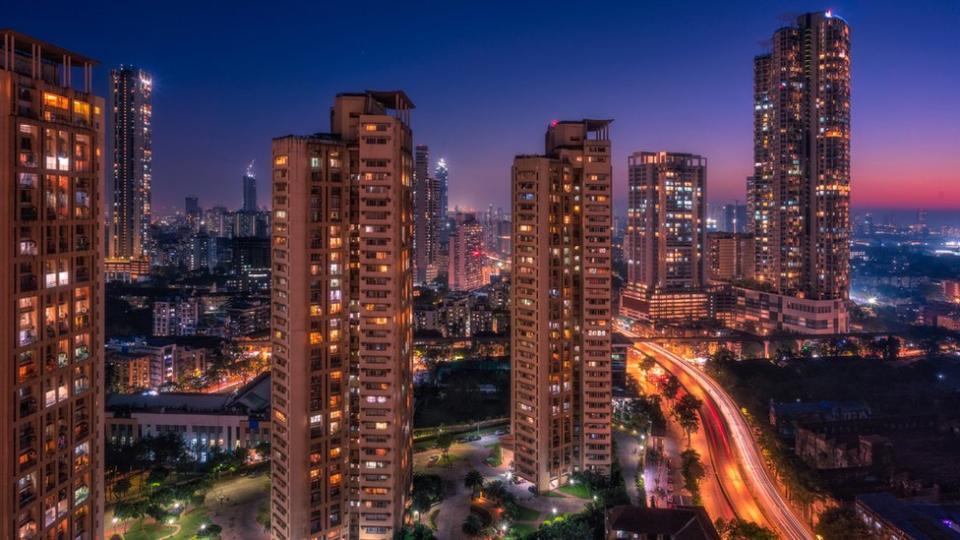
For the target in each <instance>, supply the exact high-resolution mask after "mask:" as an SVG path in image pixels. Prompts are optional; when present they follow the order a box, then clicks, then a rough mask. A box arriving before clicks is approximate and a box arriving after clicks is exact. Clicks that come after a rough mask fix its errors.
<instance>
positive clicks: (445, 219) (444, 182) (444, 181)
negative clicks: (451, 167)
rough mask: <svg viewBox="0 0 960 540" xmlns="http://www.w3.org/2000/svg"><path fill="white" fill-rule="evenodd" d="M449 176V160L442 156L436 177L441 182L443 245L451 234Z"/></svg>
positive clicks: (441, 233) (435, 173) (441, 237)
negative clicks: (448, 192) (448, 197)
mask: <svg viewBox="0 0 960 540" xmlns="http://www.w3.org/2000/svg"><path fill="white" fill-rule="evenodd" d="M449 176H450V172H449V171H448V170H447V160H446V158H440V159H439V160H438V161H437V168H436V170H435V172H434V177H435V178H436V179H437V182H438V183H439V184H440V185H439V187H440V243H441V244H443V245H446V244H447V239H448V238H449V236H450V220H449V216H448V213H449V206H448V204H449V202H448V200H447V191H448V190H449V189H450V178H449Z"/></svg>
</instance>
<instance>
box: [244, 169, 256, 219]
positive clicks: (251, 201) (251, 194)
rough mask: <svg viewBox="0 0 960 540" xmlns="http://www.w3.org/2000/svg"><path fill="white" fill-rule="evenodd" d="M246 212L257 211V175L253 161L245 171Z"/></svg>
mask: <svg viewBox="0 0 960 540" xmlns="http://www.w3.org/2000/svg"><path fill="white" fill-rule="evenodd" d="M242 210H243V211H244V212H256V211H257V175H256V173H254V172H253V162H252V161H251V162H250V164H249V165H247V170H246V171H245V172H244V173H243V208H242Z"/></svg>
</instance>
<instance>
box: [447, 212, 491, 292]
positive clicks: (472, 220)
mask: <svg viewBox="0 0 960 540" xmlns="http://www.w3.org/2000/svg"><path fill="white" fill-rule="evenodd" d="M456 223H457V225H456V227H455V228H454V229H453V232H451V233H450V241H449V244H448V248H447V251H448V253H449V255H448V270H447V281H448V282H449V288H450V290H451V291H471V290H473V289H477V288H480V287H481V286H483V226H482V225H481V224H480V222H479V221H477V219H476V216H475V215H474V214H465V215H463V216H462V217H461V216H460V215H458V216H457V220H456Z"/></svg>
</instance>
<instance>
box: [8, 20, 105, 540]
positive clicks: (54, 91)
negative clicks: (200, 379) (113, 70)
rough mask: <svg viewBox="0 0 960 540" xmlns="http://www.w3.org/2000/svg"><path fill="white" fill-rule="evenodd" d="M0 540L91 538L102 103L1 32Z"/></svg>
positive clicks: (96, 462)
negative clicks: (0, 396)
mask: <svg viewBox="0 0 960 540" xmlns="http://www.w3.org/2000/svg"><path fill="white" fill-rule="evenodd" d="M0 37H2V47H0V178H2V180H3V182H2V183H3V186H4V188H3V191H2V194H0V213H2V215H3V216H4V220H5V221H4V225H3V226H2V227H0V237H2V238H0V246H2V247H0V261H2V265H3V271H2V272H0V274H2V275H3V276H4V279H3V281H2V285H0V304H2V305H3V311H2V315H0V327H2V328H3V331H2V332H0V351H2V353H3V355H4V358H5V361H4V362H5V366H7V367H6V368H5V369H3V370H2V371H0V389H2V391H3V393H4V395H5V399H4V406H3V407H2V409H0V411H2V416H0V429H2V432H3V437H2V439H0V441H2V445H3V446H2V448H0V456H2V459H0V482H2V488H0V538H18V539H29V538H70V539H76V540H93V539H99V538H102V537H103V522H102V520H103V489H102V479H103V460H102V456H103V440H102V436H103V408H104V403H103V396H104V389H103V357H102V351H103V277H102V276H103V260H102V253H103V251H102V247H103V246H102V243H103V238H104V236H105V235H104V233H103V223H104V219H103V213H102V204H103V201H102V196H103V159H102V156H103V145H104V126H103V122H104V121H103V112H104V111H103V103H104V102H103V99H102V98H100V97H98V96H95V95H93V93H92V84H93V80H92V78H93V66H94V65H95V64H96V62H95V61H94V60H92V59H90V58H87V57H84V56H82V55H79V54H76V53H73V52H71V51H68V50H66V49H63V48H60V47H58V46H56V45H52V44H50V43H45V42H43V41H40V40H37V39H34V38H32V37H29V36H26V35H23V34H20V33H18V32H15V31H12V30H0Z"/></svg>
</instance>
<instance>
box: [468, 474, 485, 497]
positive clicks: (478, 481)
mask: <svg viewBox="0 0 960 540" xmlns="http://www.w3.org/2000/svg"><path fill="white" fill-rule="evenodd" d="M463 485H464V486H466V487H468V488H470V489H471V490H473V496H474V497H476V496H477V495H478V494H479V492H480V490H482V489H483V475H482V474H480V471H478V470H476V469H470V472H468V473H467V475H466V476H464V477H463Z"/></svg>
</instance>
